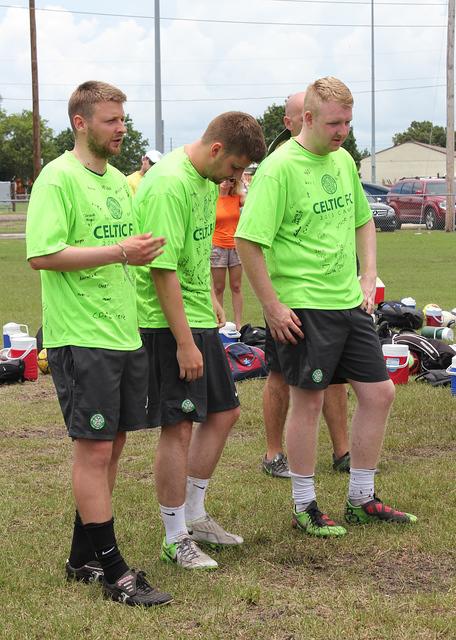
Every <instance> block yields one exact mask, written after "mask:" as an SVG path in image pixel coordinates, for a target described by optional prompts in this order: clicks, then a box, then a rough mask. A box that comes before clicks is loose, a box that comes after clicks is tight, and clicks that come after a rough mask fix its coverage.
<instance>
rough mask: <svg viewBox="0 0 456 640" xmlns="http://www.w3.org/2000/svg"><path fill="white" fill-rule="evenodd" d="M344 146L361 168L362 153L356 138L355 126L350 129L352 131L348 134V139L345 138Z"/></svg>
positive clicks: (357, 166)
mask: <svg viewBox="0 0 456 640" xmlns="http://www.w3.org/2000/svg"><path fill="white" fill-rule="evenodd" d="M342 146H343V148H344V149H346V150H347V151H348V153H349V154H350V155H351V157H352V158H353V160H354V161H355V164H356V168H357V169H359V167H360V165H361V160H362V155H361V153H360V152H359V149H358V146H357V144H356V138H355V134H354V133H353V127H352V128H351V129H350V133H349V134H348V136H347V139H346V140H345V142H344V144H343V145H342Z"/></svg>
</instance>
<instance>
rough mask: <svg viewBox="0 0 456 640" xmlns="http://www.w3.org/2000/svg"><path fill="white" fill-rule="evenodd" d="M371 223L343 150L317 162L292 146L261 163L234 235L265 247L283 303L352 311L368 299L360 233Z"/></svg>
mask: <svg viewBox="0 0 456 640" xmlns="http://www.w3.org/2000/svg"><path fill="white" fill-rule="evenodd" d="M371 216H372V214H371V211H370V207H369V204H368V202H367V199H366V196H365V195H364V192H363V189H362V186H361V183H360V181H359V178H358V174H357V171H356V166H355V163H354V162H353V159H352V158H351V156H350V155H349V154H348V153H347V152H346V151H345V149H339V150H338V151H335V152H332V153H329V154H327V155H325V156H318V155H314V154H313V153H310V152H309V151H307V150H306V149H304V148H303V147H302V146H301V145H300V144H299V143H298V142H296V140H295V139H291V140H290V141H288V142H286V143H285V144H283V145H282V146H281V147H280V148H279V149H277V150H276V151H274V153H273V154H272V155H270V156H269V157H267V158H266V160H264V161H263V162H262V163H261V165H260V167H259V169H258V171H257V172H256V175H255V179H254V180H253V182H252V185H251V187H250V189H249V193H248V196H247V199H246V202H245V205H244V209H243V212H242V215H241V218H240V221H239V225H238V228H237V231H236V234H235V235H236V237H238V238H244V239H246V240H251V241H252V242H255V243H257V244H259V245H261V246H262V247H263V249H264V255H265V259H266V264H267V267H268V271H269V275H270V277H271V281H272V284H273V287H274V289H275V291H276V293H277V296H278V298H279V300H280V301H281V302H282V303H283V304H286V305H287V306H288V307H290V308H297V309H306V308H307V309H351V308H353V307H356V306H357V305H359V304H360V303H361V302H362V299H363V296H362V293H361V288H360V285H359V281H358V278H357V275H356V246H355V229H356V228H357V227H360V226H362V225H364V224H366V223H367V222H368V221H369V219H370V218H371Z"/></svg>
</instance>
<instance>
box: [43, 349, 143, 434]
mask: <svg viewBox="0 0 456 640" xmlns="http://www.w3.org/2000/svg"><path fill="white" fill-rule="evenodd" d="M47 353H48V360H49V366H50V369H51V374H52V379H53V381H54V385H55V388H56V391H57V396H58V399H59V402H60V408H61V409H62V413H63V417H64V420H65V424H66V427H67V429H68V435H69V436H71V437H72V438H84V439H87V440H114V438H115V436H116V434H117V432H118V431H136V430H137V429H143V428H144V427H146V426H147V416H146V405H147V378H148V371H147V355H146V352H145V349H144V347H141V348H140V349H137V350H136V351H116V350H114V349H94V348H89V347H72V346H67V347H54V348H52V349H48V350H47Z"/></svg>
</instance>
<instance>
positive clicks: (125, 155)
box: [109, 114, 149, 175]
mask: <svg viewBox="0 0 456 640" xmlns="http://www.w3.org/2000/svg"><path fill="white" fill-rule="evenodd" d="M125 124H126V126H127V129H128V133H127V135H126V136H125V138H124V141H123V143H122V151H121V152H120V154H119V155H118V156H113V157H112V158H111V159H110V160H109V162H110V164H112V165H113V166H114V167H117V169H119V171H122V173H124V174H125V175H128V174H130V173H133V171H135V170H136V169H139V166H140V164H141V157H142V156H143V155H144V154H145V153H146V151H147V148H148V146H149V141H148V140H147V138H143V137H142V134H141V133H140V132H139V131H137V130H136V129H135V128H134V127H133V122H132V119H131V117H130V116H129V115H128V114H127V115H126V117H125Z"/></svg>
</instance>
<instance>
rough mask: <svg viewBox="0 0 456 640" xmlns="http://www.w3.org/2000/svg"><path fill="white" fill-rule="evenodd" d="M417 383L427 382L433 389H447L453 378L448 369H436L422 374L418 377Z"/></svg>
mask: <svg viewBox="0 0 456 640" xmlns="http://www.w3.org/2000/svg"><path fill="white" fill-rule="evenodd" d="M415 382H427V383H428V384H430V385H431V386H432V387H447V386H449V385H450V384H451V376H450V374H449V373H447V372H446V369H434V370H433V371H424V372H423V373H420V375H419V376H416V378H415Z"/></svg>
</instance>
